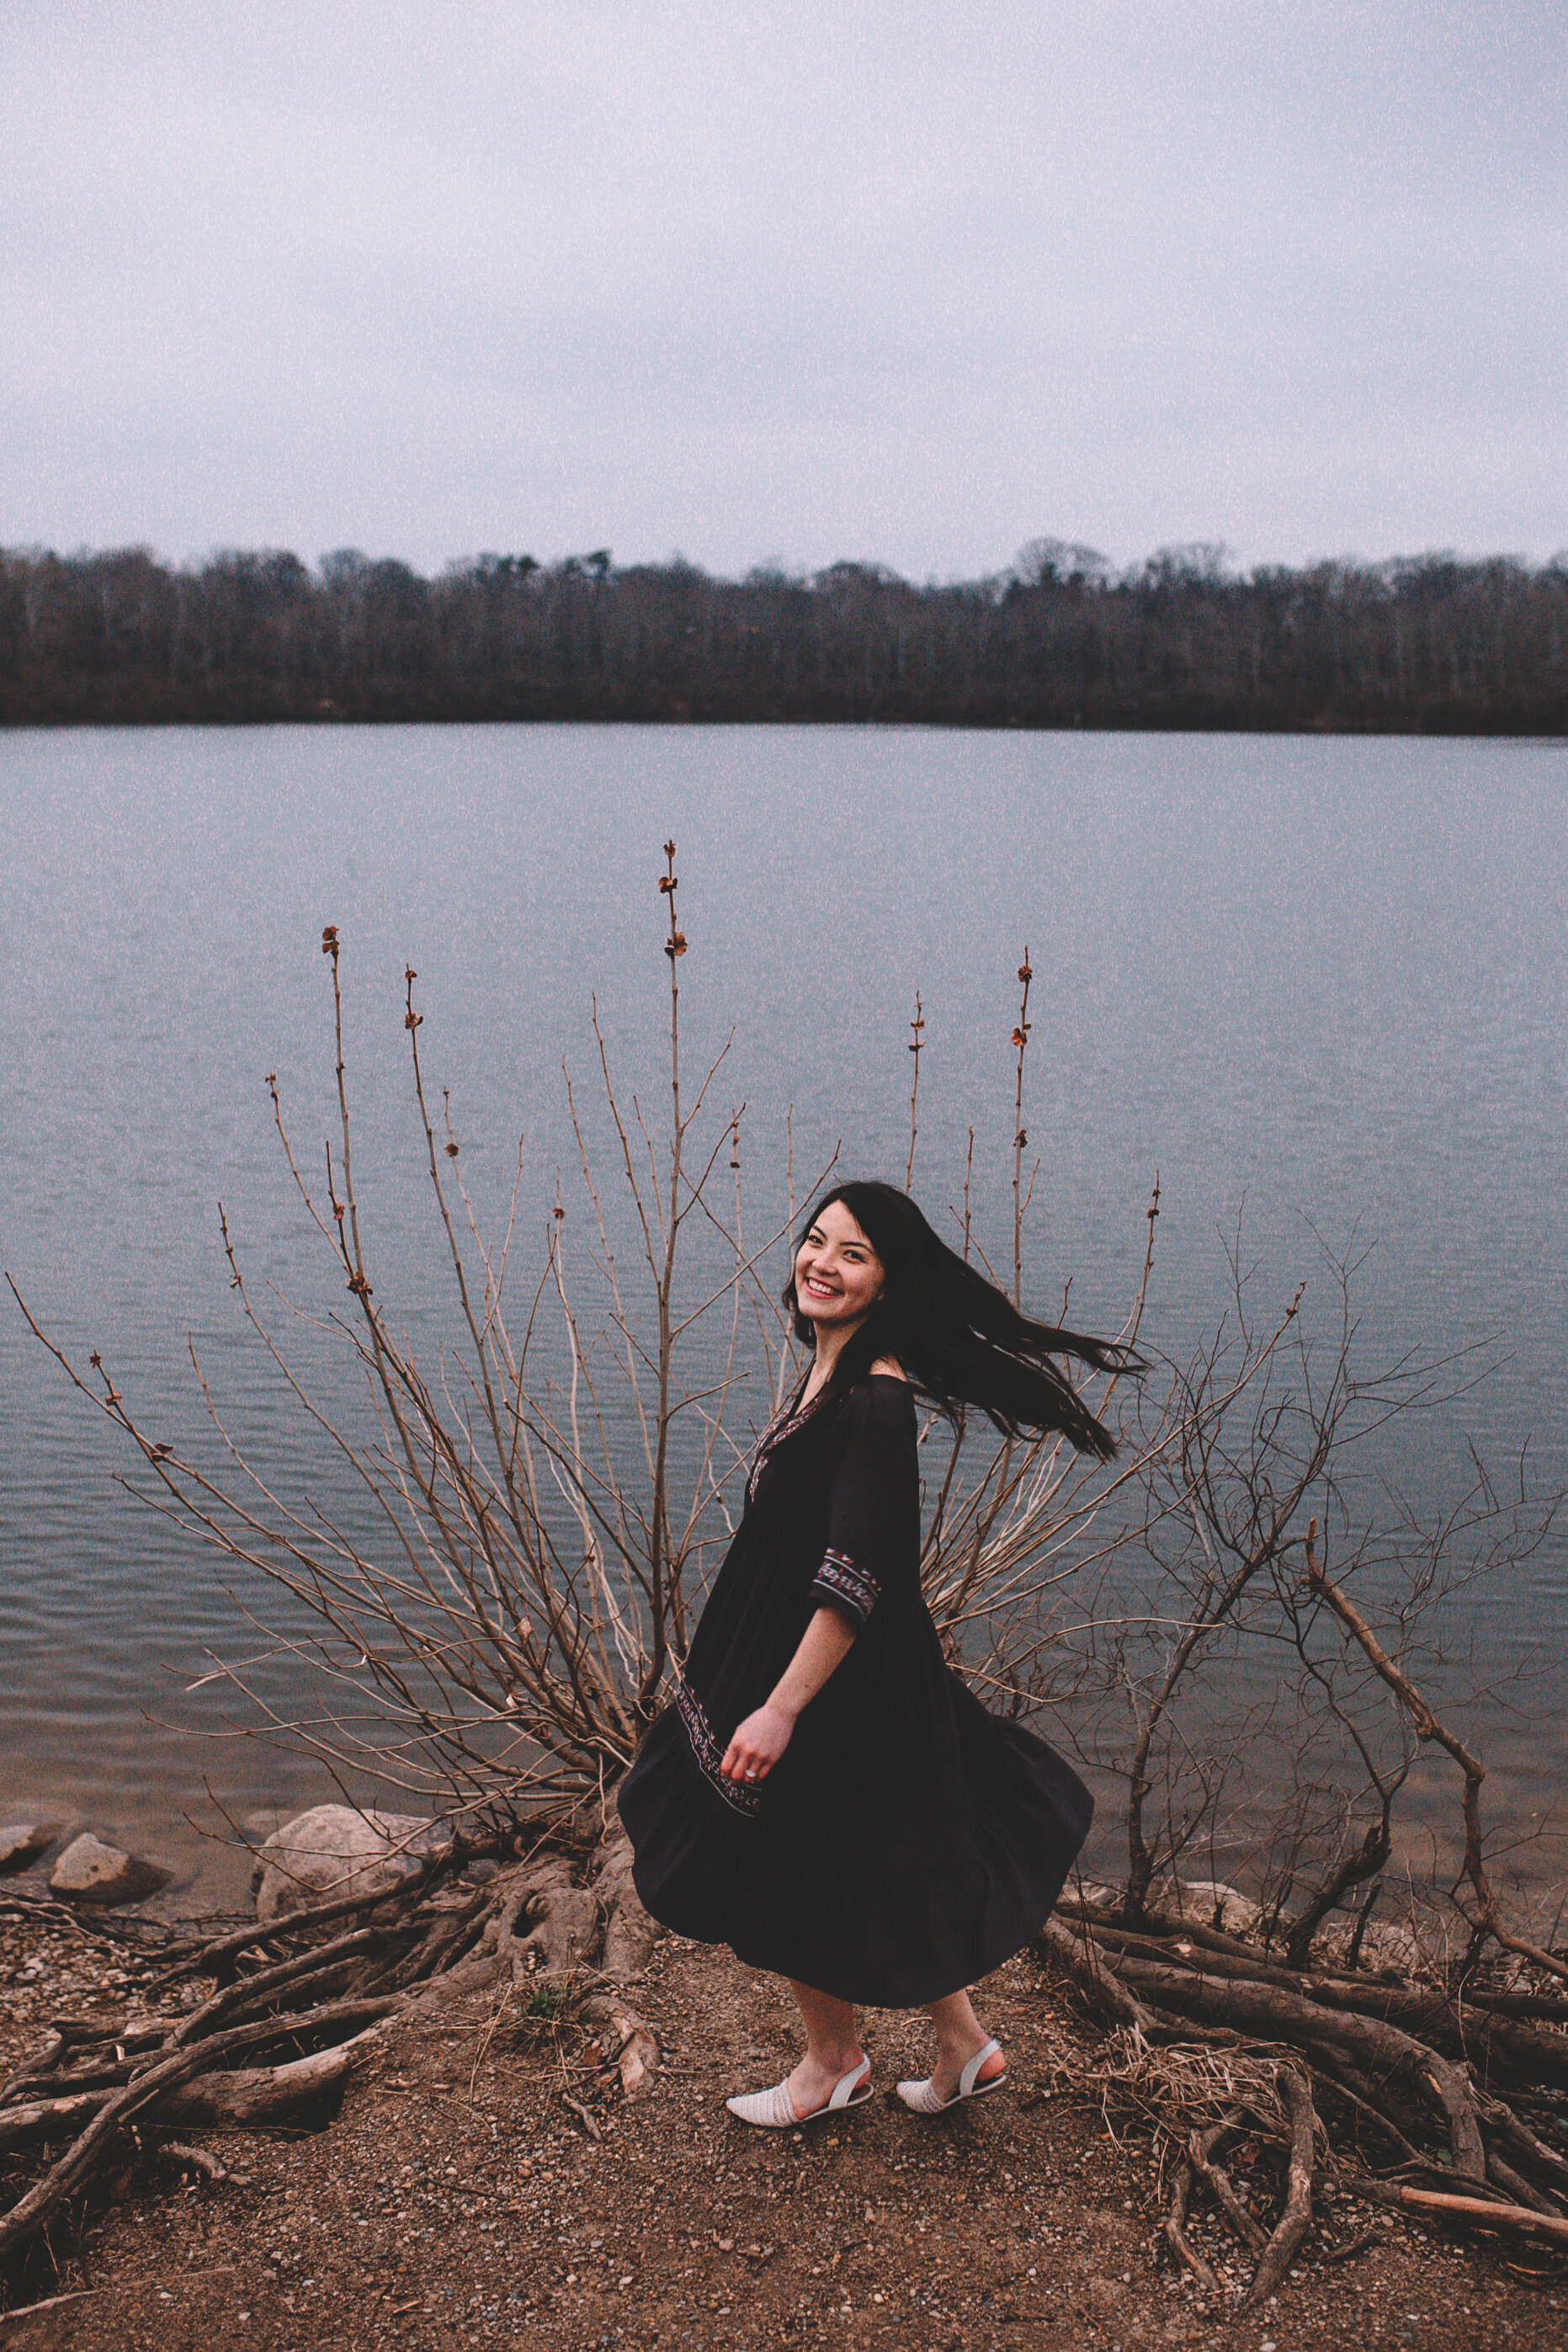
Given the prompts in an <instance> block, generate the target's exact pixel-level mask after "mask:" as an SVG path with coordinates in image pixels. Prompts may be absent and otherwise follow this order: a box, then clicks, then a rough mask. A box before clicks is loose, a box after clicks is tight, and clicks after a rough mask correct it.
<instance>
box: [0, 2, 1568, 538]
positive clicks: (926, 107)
mask: <svg viewBox="0 0 1568 2352" xmlns="http://www.w3.org/2000/svg"><path fill="white" fill-rule="evenodd" d="M1565 27H1568V11H1565V9H1564V6H1563V0H1550V5H1543V0H1508V5H1506V6H1500V5H1495V0H1458V5H1451V0H1350V4H1349V5H1318V4H1317V0H1294V5H1276V0H1234V4H1233V0H1185V5H1184V4H1183V0H1168V4H1167V5H1161V0H1144V5H1124V0H1101V5H1082V4H1081V0H1026V5H1014V0H988V5H983V6H982V5H976V0H822V4H821V5H817V0H767V5H752V4H751V0H711V5H709V0H648V5H642V0H563V5H554V0H549V5H525V0H514V5H509V6H508V5H488V0H464V4H463V5H446V0H423V5H419V4H418V0H414V5H411V4H410V0H365V5H359V0H309V5H296V0H260V5H257V0H245V5H235V6H227V5H199V0H135V5H125V0H112V5H110V0H101V4H100V5H71V0H0V93H3V95H0V105H3V115H0V207H3V217H4V224H5V226H4V228H3V230H0V322H3V323H0V543H8V544H11V545H18V544H26V543H29V542H32V541H46V542H48V543H51V544H54V545H57V546H60V547H69V546H74V545H77V544H79V543H83V542H87V543H91V544H93V545H98V546H108V545H118V544H122V543H125V542H129V541H146V542H148V543H150V544H151V545H152V546H153V547H155V548H157V549H158V550H159V551H161V552H162V553H164V554H166V555H171V556H175V557H179V556H185V555H190V554H195V553H200V552H201V551H204V550H205V549H206V548H208V547H210V546H213V545H239V546H261V545H272V546H282V547H292V548H294V549H296V550H297V551H298V552H299V553H300V554H301V555H303V556H305V557H306V558H307V560H312V559H314V558H315V557H316V556H317V555H318V554H319V552H320V551H323V550H325V549H328V548H331V547H335V546H340V545H343V544H351V545H357V546H361V547H364V548H366V549H367V550H369V551H371V553H373V554H382V553H397V554H402V555H404V556H406V557H407V558H408V559H409V560H410V561H411V562H414V563H415V564H417V565H419V566H420V567H421V568H422V569H425V570H434V569H437V568H439V566H440V565H441V564H442V563H444V562H445V561H446V560H447V559H448V558H451V557H455V556H461V555H464V554H469V553H475V552H477V551H480V550H481V549H487V548H488V549H497V550H500V551H523V550H528V551H532V552H533V553H535V554H537V555H539V556H541V557H548V556H549V555H552V554H558V553H560V552H563V551H568V550H581V549H587V548H591V547H597V546H604V545H607V546H610V547H612V548H613V549H614V551H615V554H616V559H617V561H618V562H630V561H632V560H635V559H637V558H639V557H659V556H664V555H667V554H668V553H670V552H671V551H674V550H675V549H677V548H678V549H680V550H682V551H684V552H685V554H687V555H688V556H689V557H690V558H691V559H692V560H693V561H694V562H698V563H701V564H703V565H705V566H706V567H708V568H711V569H713V570H716V571H723V572H733V571H737V570H741V569H744V568H745V567H746V566H747V565H749V564H751V563H754V562H759V561H762V560H764V559H768V558H781V559H782V560H783V561H784V562H786V563H787V564H789V565H790V566H796V565H799V566H801V567H815V566H818V565H821V564H823V563H826V562H831V561H832V560H833V559H834V558H836V557H839V556H860V557H866V558H878V559H880V560H882V561H883V562H888V563H891V564H892V565H894V567H895V568H896V569H897V570H899V571H901V572H906V573H908V574H910V575H912V576H915V577H917V578H924V577H925V576H927V575H929V574H935V575H936V576H939V577H948V576H953V575H967V574H971V573H975V572H985V571H991V570H996V569H998V568H1000V567H1001V566H1002V565H1004V564H1006V563H1007V562H1009V560H1010V558H1011V556H1012V554H1013V552H1014V551H1015V550H1016V549H1017V548H1018V547H1019V544H1020V543H1021V542H1022V541H1025V540H1027V539H1030V538H1032V537H1034V536H1037V535H1042V534H1052V535H1056V536H1059V537H1061V538H1065V539H1078V540H1084V541H1089V542H1090V543H1092V545H1095V546H1097V547H1100V548H1102V549H1103V550H1105V551H1106V552H1107V553H1109V554H1111V555H1112V556H1113V557H1114V558H1115V559H1116V560H1118V561H1125V560H1128V559H1131V558H1133V557H1135V556H1139V555H1142V554H1144V553H1145V552H1146V551H1149V550H1151V549H1152V548H1154V547H1155V546H1156V545H1158V544H1160V543H1166V542H1171V541H1184V540H1193V539H1208V540H1223V541H1226V542H1228V545H1229V546H1230V548H1231V549H1232V551H1234V553H1235V554H1236V556H1237V557H1238V558H1239V559H1240V560H1241V561H1243V562H1257V561H1263V560H1270V559H1278V560H1281V561H1287V562H1298V561H1300V560H1301V559H1302V558H1304V557H1306V556H1309V555H1312V554H1337V553H1349V552H1358V553H1361V554H1364V555H1367V556H1374V557H1375V556H1381V555H1385V554H1388V553H1393V552H1396V551H1397V552H1411V551H1419V550H1421V549H1425V548H1429V547H1456V548H1458V549H1460V550H1463V551H1468V552H1471V553H1479V552H1490V551H1515V552H1519V553H1522V554H1527V555H1532V556H1535V557H1543V556H1545V555H1548V554H1550V553H1552V551H1555V550H1557V549H1560V548H1563V547H1564V546H1568V430H1565V421H1568V352H1565V349H1564V344H1565V336H1564V280H1565V266H1568V168H1565V155H1568V73H1565V72H1564V48H1565V43H1568V30H1565Z"/></svg>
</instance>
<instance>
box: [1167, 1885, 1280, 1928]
mask: <svg viewBox="0 0 1568 2352" xmlns="http://www.w3.org/2000/svg"><path fill="white" fill-rule="evenodd" d="M1171 1892H1172V1894H1173V1895H1174V1896H1175V1898H1176V1899H1175V1902H1174V1904H1173V1906H1172V1907H1173V1908H1174V1909H1175V1910H1176V1912H1177V1913H1178V1915H1179V1916H1181V1917H1182V1918H1183V1919H1190V1920H1191V1921H1192V1923H1193V1925H1194V1927H1218V1929H1219V1931H1220V1933H1221V1934H1222V1935H1225V1936H1249V1935H1250V1934H1251V1932H1252V1930H1253V1928H1254V1927H1257V1925H1258V1923H1259V1921H1260V1919H1261V1918H1262V1916H1263V1914H1262V1912H1261V1911H1260V1909H1259V1908H1258V1906H1257V1904H1256V1903H1254V1902H1253V1901H1252V1900H1251V1898H1250V1897H1249V1895H1243V1894H1242V1892H1241V1890H1240V1888H1239V1887H1237V1886H1227V1885H1226V1884H1225V1882H1224V1880H1223V1879H1220V1878H1195V1879H1193V1880H1192V1881H1191V1882H1190V1884H1187V1885H1181V1886H1176V1887H1174V1888H1173V1889H1172V1890H1171Z"/></svg>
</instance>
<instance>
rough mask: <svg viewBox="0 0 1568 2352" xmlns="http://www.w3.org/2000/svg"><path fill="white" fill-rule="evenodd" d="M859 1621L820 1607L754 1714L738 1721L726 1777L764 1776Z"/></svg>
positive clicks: (723, 1768) (844, 1651) (839, 1661)
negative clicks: (742, 1720)
mask: <svg viewBox="0 0 1568 2352" xmlns="http://www.w3.org/2000/svg"><path fill="white" fill-rule="evenodd" d="M854 1638H855V1633H854V1627H853V1626H852V1624H851V1623H850V1622H849V1620H848V1619H847V1618H846V1617H845V1616H844V1615H843V1613H842V1612H841V1611H840V1610H837V1609H829V1608H826V1607H823V1608H821V1609H819V1610H818V1612H817V1613H816V1615H815V1616H814V1617H813V1618H812V1620H811V1622H810V1624H809V1625H808V1626H807V1628H806V1630H805V1632H804V1633H802V1634H801V1636H800V1647H799V1648H798V1649H797V1650H796V1652H795V1654H794V1656H793V1657H792V1658H791V1659H790V1661H789V1664H788V1665H787V1666H786V1667H785V1669H784V1672H783V1673H782V1675H780V1676H779V1680H778V1681H777V1682H776V1683H775V1684H774V1685H773V1688H772V1691H771V1692H770V1694H769V1695H768V1697H767V1698H765V1699H764V1700H763V1702H762V1705H761V1706H759V1707H758V1709H757V1710H756V1712H755V1714H752V1715H748V1716H747V1718H746V1720H745V1722H744V1723H739V1724H737V1726H736V1727H735V1736H734V1738H732V1739H731V1740H730V1743H729V1746H728V1747H727V1748H726V1749H725V1751H724V1760H723V1762H722V1763H721V1764H720V1766H719V1768H718V1769H719V1770H720V1771H721V1772H722V1773H723V1774H724V1777H725V1779H726V1780H766V1779H767V1778H768V1773H769V1772H770V1771H771V1770H772V1769H773V1767H774V1765H775V1764H777V1763H778V1761H779V1758H780V1756H782V1755H783V1753H784V1750H785V1749H786V1748H788V1747H789V1741H790V1738H791V1737H792V1735H793V1733H794V1729H795V1722H796V1718H797V1717H798V1716H799V1715H800V1711H801V1709H802V1708H803V1707H806V1706H810V1703H811V1701H812V1699H814V1698H815V1697H816V1696H817V1693H818V1692H819V1691H820V1690H821V1687H822V1685H823V1684H824V1683H825V1682H826V1681H827V1679H828V1677H829V1675H831V1673H832V1672H833V1670H834V1668H835V1667H836V1666H841V1665H842V1664H843V1662H844V1660H845V1658H846V1657H847V1656H848V1655H849V1653H850V1650H851V1649H852V1646H853V1643H854Z"/></svg>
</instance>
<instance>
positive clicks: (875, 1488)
mask: <svg viewBox="0 0 1568 2352" xmlns="http://www.w3.org/2000/svg"><path fill="white" fill-rule="evenodd" d="M844 1410H845V1412H847V1413H848V1414H849V1415H851V1417H852V1435H851V1437H850V1441H849V1444H847V1445H846V1447H845V1448H844V1453H843V1457H842V1459H841V1462H840V1464H839V1466H838V1469H837V1471H836V1472H835V1473H834V1476H833V1483H832V1486H831V1490H830V1493H829V1498H828V1541H827V1549H825V1551H824V1552H823V1555H822V1564H821V1567H820V1568H819V1569H818V1570H817V1573H816V1576H815V1578H814V1580H813V1581H812V1585H811V1593H810V1597H811V1601H812V1602H813V1604H814V1605H815V1606H817V1607H819V1608H821V1607H823V1606H826V1607H828V1608H831V1609H836V1610H838V1611H839V1612H840V1613H841V1615H842V1616H845V1617H847V1618H848V1619H849V1621H850V1623H851V1624H852V1626H853V1627H854V1629H855V1631H856V1632H857V1633H858V1632H859V1631H860V1629H861V1627H862V1625H864V1624H866V1623H867V1622H868V1621H869V1619H870V1617H871V1613H872V1611H873V1609H874V1608H875V1607H876V1605H877V1602H878V1601H880V1600H881V1599H882V1598H883V1595H884V1594H885V1593H887V1592H888V1591H890V1590H892V1589H893V1587H894V1585H895V1584H897V1583H900V1582H902V1581H903V1580H905V1579H906V1578H908V1577H910V1576H913V1575H915V1574H917V1573H918V1569H919V1560H918V1556H917V1555H918V1549H919V1529H920V1519H919V1504H918V1498H917V1477H916V1472H915V1443H914V1440H915V1409H914V1401H913V1399H912V1397H911V1395H910V1392H909V1391H908V1389H907V1388H906V1387H905V1385H904V1383H903V1382H902V1381H889V1380H883V1381H877V1382H876V1383H875V1384H874V1385H873V1386H872V1387H871V1388H869V1389H866V1390H860V1389H852V1391H850V1394H849V1396H848V1397H847V1398H846V1400H845V1405H844Z"/></svg>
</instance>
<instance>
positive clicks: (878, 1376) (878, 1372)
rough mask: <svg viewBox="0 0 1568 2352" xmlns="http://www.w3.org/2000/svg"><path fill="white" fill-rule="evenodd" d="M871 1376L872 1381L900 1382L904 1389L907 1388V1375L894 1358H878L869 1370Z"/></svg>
mask: <svg viewBox="0 0 1568 2352" xmlns="http://www.w3.org/2000/svg"><path fill="white" fill-rule="evenodd" d="M871 1376H872V1378H873V1381H875V1380H883V1381H903V1382H904V1387H905V1388H907V1387H908V1386H909V1374H908V1373H907V1372H906V1371H905V1370H904V1366H903V1365H902V1364H901V1363H900V1362H899V1360H898V1359H897V1357H896V1356H879V1357H878V1358H877V1360H876V1361H875V1363H874V1364H873V1366H872V1368H871Z"/></svg>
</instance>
